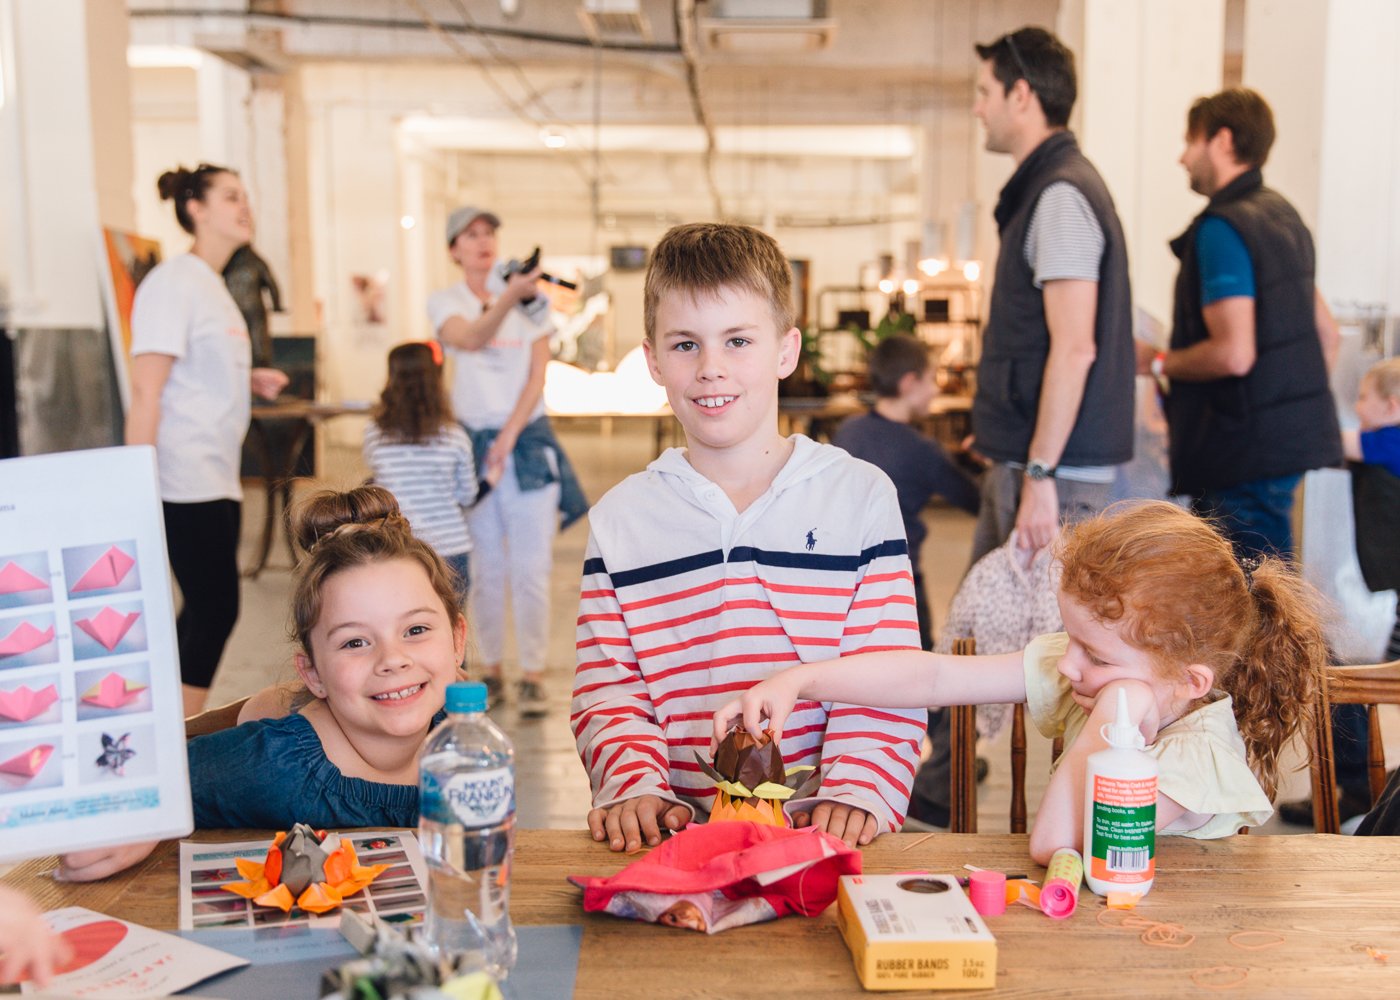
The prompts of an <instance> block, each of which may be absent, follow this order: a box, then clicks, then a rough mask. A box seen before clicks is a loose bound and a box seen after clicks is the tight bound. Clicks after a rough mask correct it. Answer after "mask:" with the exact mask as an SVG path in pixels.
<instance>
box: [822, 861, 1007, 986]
mask: <svg viewBox="0 0 1400 1000" xmlns="http://www.w3.org/2000/svg"><path fill="white" fill-rule="evenodd" d="M836 922H837V923H838V924H839V925H840V927H841V936H842V937H843V938H845V939H846V947H848V948H850V949H851V957H852V958H853V959H854V960H855V964H856V972H857V974H859V976H860V981H861V984H862V985H863V986H864V987H865V988H866V989H867V990H985V989H991V988H992V987H993V986H995V985H996V978H997V942H996V939H995V938H994V937H992V934H991V932H990V931H989V930H987V925H986V924H984V923H983V922H982V918H981V917H980V916H978V914H977V911H976V910H974V909H973V908H972V904H971V903H970V902H968V899H967V897H966V896H965V895H964V894H963V891H962V889H961V888H959V887H958V883H957V880H956V879H954V878H953V877H952V876H949V875H845V876H842V878H841V882H840V886H839V887H838V889H837V896H836Z"/></svg>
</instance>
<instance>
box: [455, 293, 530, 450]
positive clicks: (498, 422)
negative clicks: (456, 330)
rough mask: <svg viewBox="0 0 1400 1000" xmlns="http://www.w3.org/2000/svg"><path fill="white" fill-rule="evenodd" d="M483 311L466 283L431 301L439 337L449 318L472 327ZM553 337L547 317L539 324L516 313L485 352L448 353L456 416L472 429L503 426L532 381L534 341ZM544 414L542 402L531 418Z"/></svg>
mask: <svg viewBox="0 0 1400 1000" xmlns="http://www.w3.org/2000/svg"><path fill="white" fill-rule="evenodd" d="M483 311H484V307H483V305H482V302H481V300H480V299H478V298H477V297H476V295H475V294H473V293H472V290H471V289H470V288H468V287H467V283H466V282H465V281H459V282H457V284H455V285H451V286H449V287H447V288H444V289H442V290H440V291H436V292H433V294H432V295H429V296H428V320H429V321H430V322H431V323H432V324H433V332H434V333H435V334H437V335H438V336H441V332H442V324H443V323H445V322H447V320H448V318H449V317H452V316H461V317H462V318H463V319H465V320H466V321H467V322H468V323H470V322H471V321H473V320H475V319H476V318H477V317H479V316H480V315H481V314H482V312H483ZM552 332H553V327H552V326H551V325H550V323H549V318H548V316H545V317H544V318H543V319H542V320H541V321H540V322H538V323H537V322H535V321H534V320H532V319H530V317H528V316H526V315H525V314H524V313H523V312H521V310H519V309H511V311H510V312H508V313H507V314H506V317H505V319H503V320H501V325H500V327H498V328H497V330H496V335H495V336H494V337H492V338H491V341H490V342H489V343H488V344H487V345H486V346H485V347H483V348H482V349H481V350H479V351H463V350H458V349H456V348H451V347H449V348H447V351H448V354H449V355H451V357H452V365H453V376H452V412H453V413H455V414H456V415H457V419H458V420H460V421H461V422H462V423H464V424H466V425H467V426H468V427H470V428H472V430H481V429H482V428H486V427H496V428H499V427H501V426H503V425H504V424H505V422H506V419H507V418H508V417H509V416H510V414H511V411H512V410H514V409H515V404H516V402H517V401H518V400H519V399H520V393H521V391H522V390H523V389H524V388H525V382H526V381H527V380H528V379H529V377H530V354H531V348H532V347H533V346H534V343H535V341H537V340H539V339H540V338H541V337H548V336H549V335H550V334H551V333H552ZM543 414H544V398H543V397H541V398H540V401H539V403H538V404H537V405H536V406H535V412H534V413H532V414H530V419H531V420H534V419H535V418H536V417H539V416H542V415H543Z"/></svg>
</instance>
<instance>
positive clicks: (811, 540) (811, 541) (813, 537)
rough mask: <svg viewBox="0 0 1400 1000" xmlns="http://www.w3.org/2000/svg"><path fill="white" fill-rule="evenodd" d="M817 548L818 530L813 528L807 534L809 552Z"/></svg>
mask: <svg viewBox="0 0 1400 1000" xmlns="http://www.w3.org/2000/svg"><path fill="white" fill-rule="evenodd" d="M816 547H817V529H816V528H813V529H812V530H811V531H809V532H807V551H808V552H811V551H812V550H813V549H815V548H816Z"/></svg>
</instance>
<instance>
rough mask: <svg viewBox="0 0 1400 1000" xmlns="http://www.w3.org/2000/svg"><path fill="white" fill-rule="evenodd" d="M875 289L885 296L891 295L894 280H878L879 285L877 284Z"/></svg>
mask: <svg viewBox="0 0 1400 1000" xmlns="http://www.w3.org/2000/svg"><path fill="white" fill-rule="evenodd" d="M875 287H876V288H878V289H880V291H882V292H884V293H885V294H886V295H889V294H890V293H892V292H893V291H894V279H893V278H881V279H880V283H879V284H878V285H876V286H875Z"/></svg>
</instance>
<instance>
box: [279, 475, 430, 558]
mask: <svg viewBox="0 0 1400 1000" xmlns="http://www.w3.org/2000/svg"><path fill="white" fill-rule="evenodd" d="M288 516H289V518H290V520H291V525H292V535H293V536H294V537H295V538H296V540H297V544H298V545H299V546H301V548H302V550H303V551H305V552H310V551H311V550H312V549H313V548H315V546H316V544H317V543H318V542H321V541H323V540H325V539H326V538H329V537H331V536H332V535H335V534H338V533H343V532H344V531H345V530H358V529H360V528H362V527H371V526H373V527H379V528H385V529H389V530H399V531H404V532H408V531H409V528H408V521H407V519H406V518H404V516H403V514H402V512H400V510H399V503H398V501H397V500H395V499H394V494H392V493H390V492H389V491H388V490H386V489H385V488H384V487H382V486H357V487H355V488H354V489H353V490H349V491H347V492H345V493H337V492H336V491H334V490H323V491H322V492H320V493H316V494H313V495H312V496H310V497H307V498H306V499H305V500H303V501H302V502H301V503H299V504H297V506H296V507H295V508H294V509H293V510H292V512H291V513H290V514H289V515H288Z"/></svg>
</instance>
